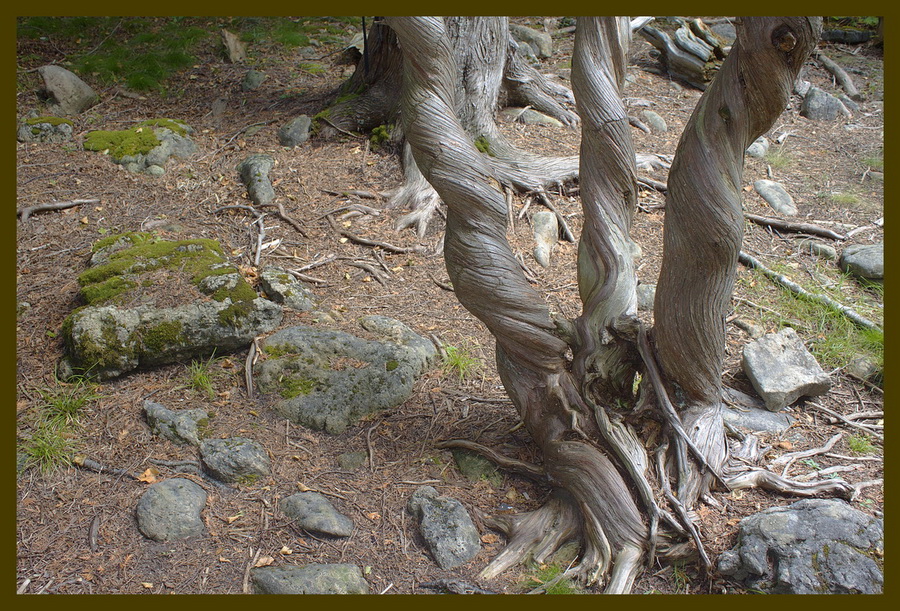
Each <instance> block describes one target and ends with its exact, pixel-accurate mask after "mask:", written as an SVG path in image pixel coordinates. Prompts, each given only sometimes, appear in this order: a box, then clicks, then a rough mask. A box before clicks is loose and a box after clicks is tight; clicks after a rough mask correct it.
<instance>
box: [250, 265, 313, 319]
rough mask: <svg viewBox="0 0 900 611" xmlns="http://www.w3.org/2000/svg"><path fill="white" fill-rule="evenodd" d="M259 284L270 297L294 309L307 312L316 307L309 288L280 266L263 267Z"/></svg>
mask: <svg viewBox="0 0 900 611" xmlns="http://www.w3.org/2000/svg"><path fill="white" fill-rule="evenodd" d="M259 284H260V287H262V290H263V292H264V293H265V294H266V296H267V297H268V298H269V299H271V300H272V301H274V302H275V303H280V304H281V305H283V306H285V307H288V308H291V309H292V310H297V311H299V312H305V311H307V310H311V309H313V307H315V304H314V303H313V295H312V293H311V292H310V291H309V289H307V288H306V287H305V286H304V285H303V283H302V282H301V281H300V280H297V279H296V278H294V277H293V276H291V275H290V274H289V273H287V272H286V271H285V270H284V269H282V268H280V267H266V268H265V269H263V271H262V272H260V274H259Z"/></svg>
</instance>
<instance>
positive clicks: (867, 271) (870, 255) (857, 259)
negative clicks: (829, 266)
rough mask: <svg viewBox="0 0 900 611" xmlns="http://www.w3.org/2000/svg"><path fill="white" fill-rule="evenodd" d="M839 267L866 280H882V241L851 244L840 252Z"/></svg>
mask: <svg viewBox="0 0 900 611" xmlns="http://www.w3.org/2000/svg"><path fill="white" fill-rule="evenodd" d="M838 265H840V268H841V269H842V270H844V271H845V272H847V273H849V274H853V275H854V276H858V277H859V278H864V279H866V280H884V242H881V243H879V244H853V245H851V246H847V247H846V248H845V249H844V251H843V252H842V253H841V260H840V261H839V262H838Z"/></svg>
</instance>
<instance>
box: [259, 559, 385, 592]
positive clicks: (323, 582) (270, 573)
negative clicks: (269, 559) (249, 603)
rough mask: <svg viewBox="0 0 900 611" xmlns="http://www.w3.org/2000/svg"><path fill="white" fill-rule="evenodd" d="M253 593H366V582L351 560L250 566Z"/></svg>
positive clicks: (367, 588) (367, 589)
mask: <svg viewBox="0 0 900 611" xmlns="http://www.w3.org/2000/svg"><path fill="white" fill-rule="evenodd" d="M250 579H251V582H252V583H253V591H254V593H255V594H368V593H369V583H368V582H367V581H366V580H365V578H364V577H363V574H362V571H361V570H360V568H359V567H358V566H355V565H353V564H308V565H306V566H286V567H280V566H264V567H259V568H254V569H251V570H250Z"/></svg>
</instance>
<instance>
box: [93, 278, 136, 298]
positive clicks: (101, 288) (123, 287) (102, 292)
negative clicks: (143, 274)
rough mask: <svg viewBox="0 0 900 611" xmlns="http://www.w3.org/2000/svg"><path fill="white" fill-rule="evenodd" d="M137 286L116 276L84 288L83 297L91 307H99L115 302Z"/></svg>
mask: <svg viewBox="0 0 900 611" xmlns="http://www.w3.org/2000/svg"><path fill="white" fill-rule="evenodd" d="M136 286H137V283H136V282H133V281H131V280H127V279H125V278H122V277H120V276H114V277H112V278H109V279H107V280H104V281H102V282H97V283H94V284H89V285H87V286H84V287H82V289H81V296H82V297H83V298H84V300H85V302H87V303H88V304H89V305H99V304H101V303H104V302H109V301H112V300H114V299H115V298H116V297H118V296H119V295H121V294H123V293H126V292H128V291H130V290H131V289H133V288H134V287H136Z"/></svg>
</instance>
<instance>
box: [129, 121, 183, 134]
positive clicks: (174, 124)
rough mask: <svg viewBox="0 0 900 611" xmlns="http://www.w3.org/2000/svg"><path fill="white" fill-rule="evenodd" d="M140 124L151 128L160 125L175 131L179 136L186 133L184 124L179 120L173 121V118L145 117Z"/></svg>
mask: <svg viewBox="0 0 900 611" xmlns="http://www.w3.org/2000/svg"><path fill="white" fill-rule="evenodd" d="M140 125H141V126H147V127H151V128H153V127H162V128H165V129H168V130H170V131H173V132H175V133H176V134H178V135H179V136H186V135H187V133H188V130H187V128H186V127H185V125H184V124H183V123H181V122H179V121H175V120H174V119H147V120H146V121H143V122H142V123H141V124H140Z"/></svg>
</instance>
